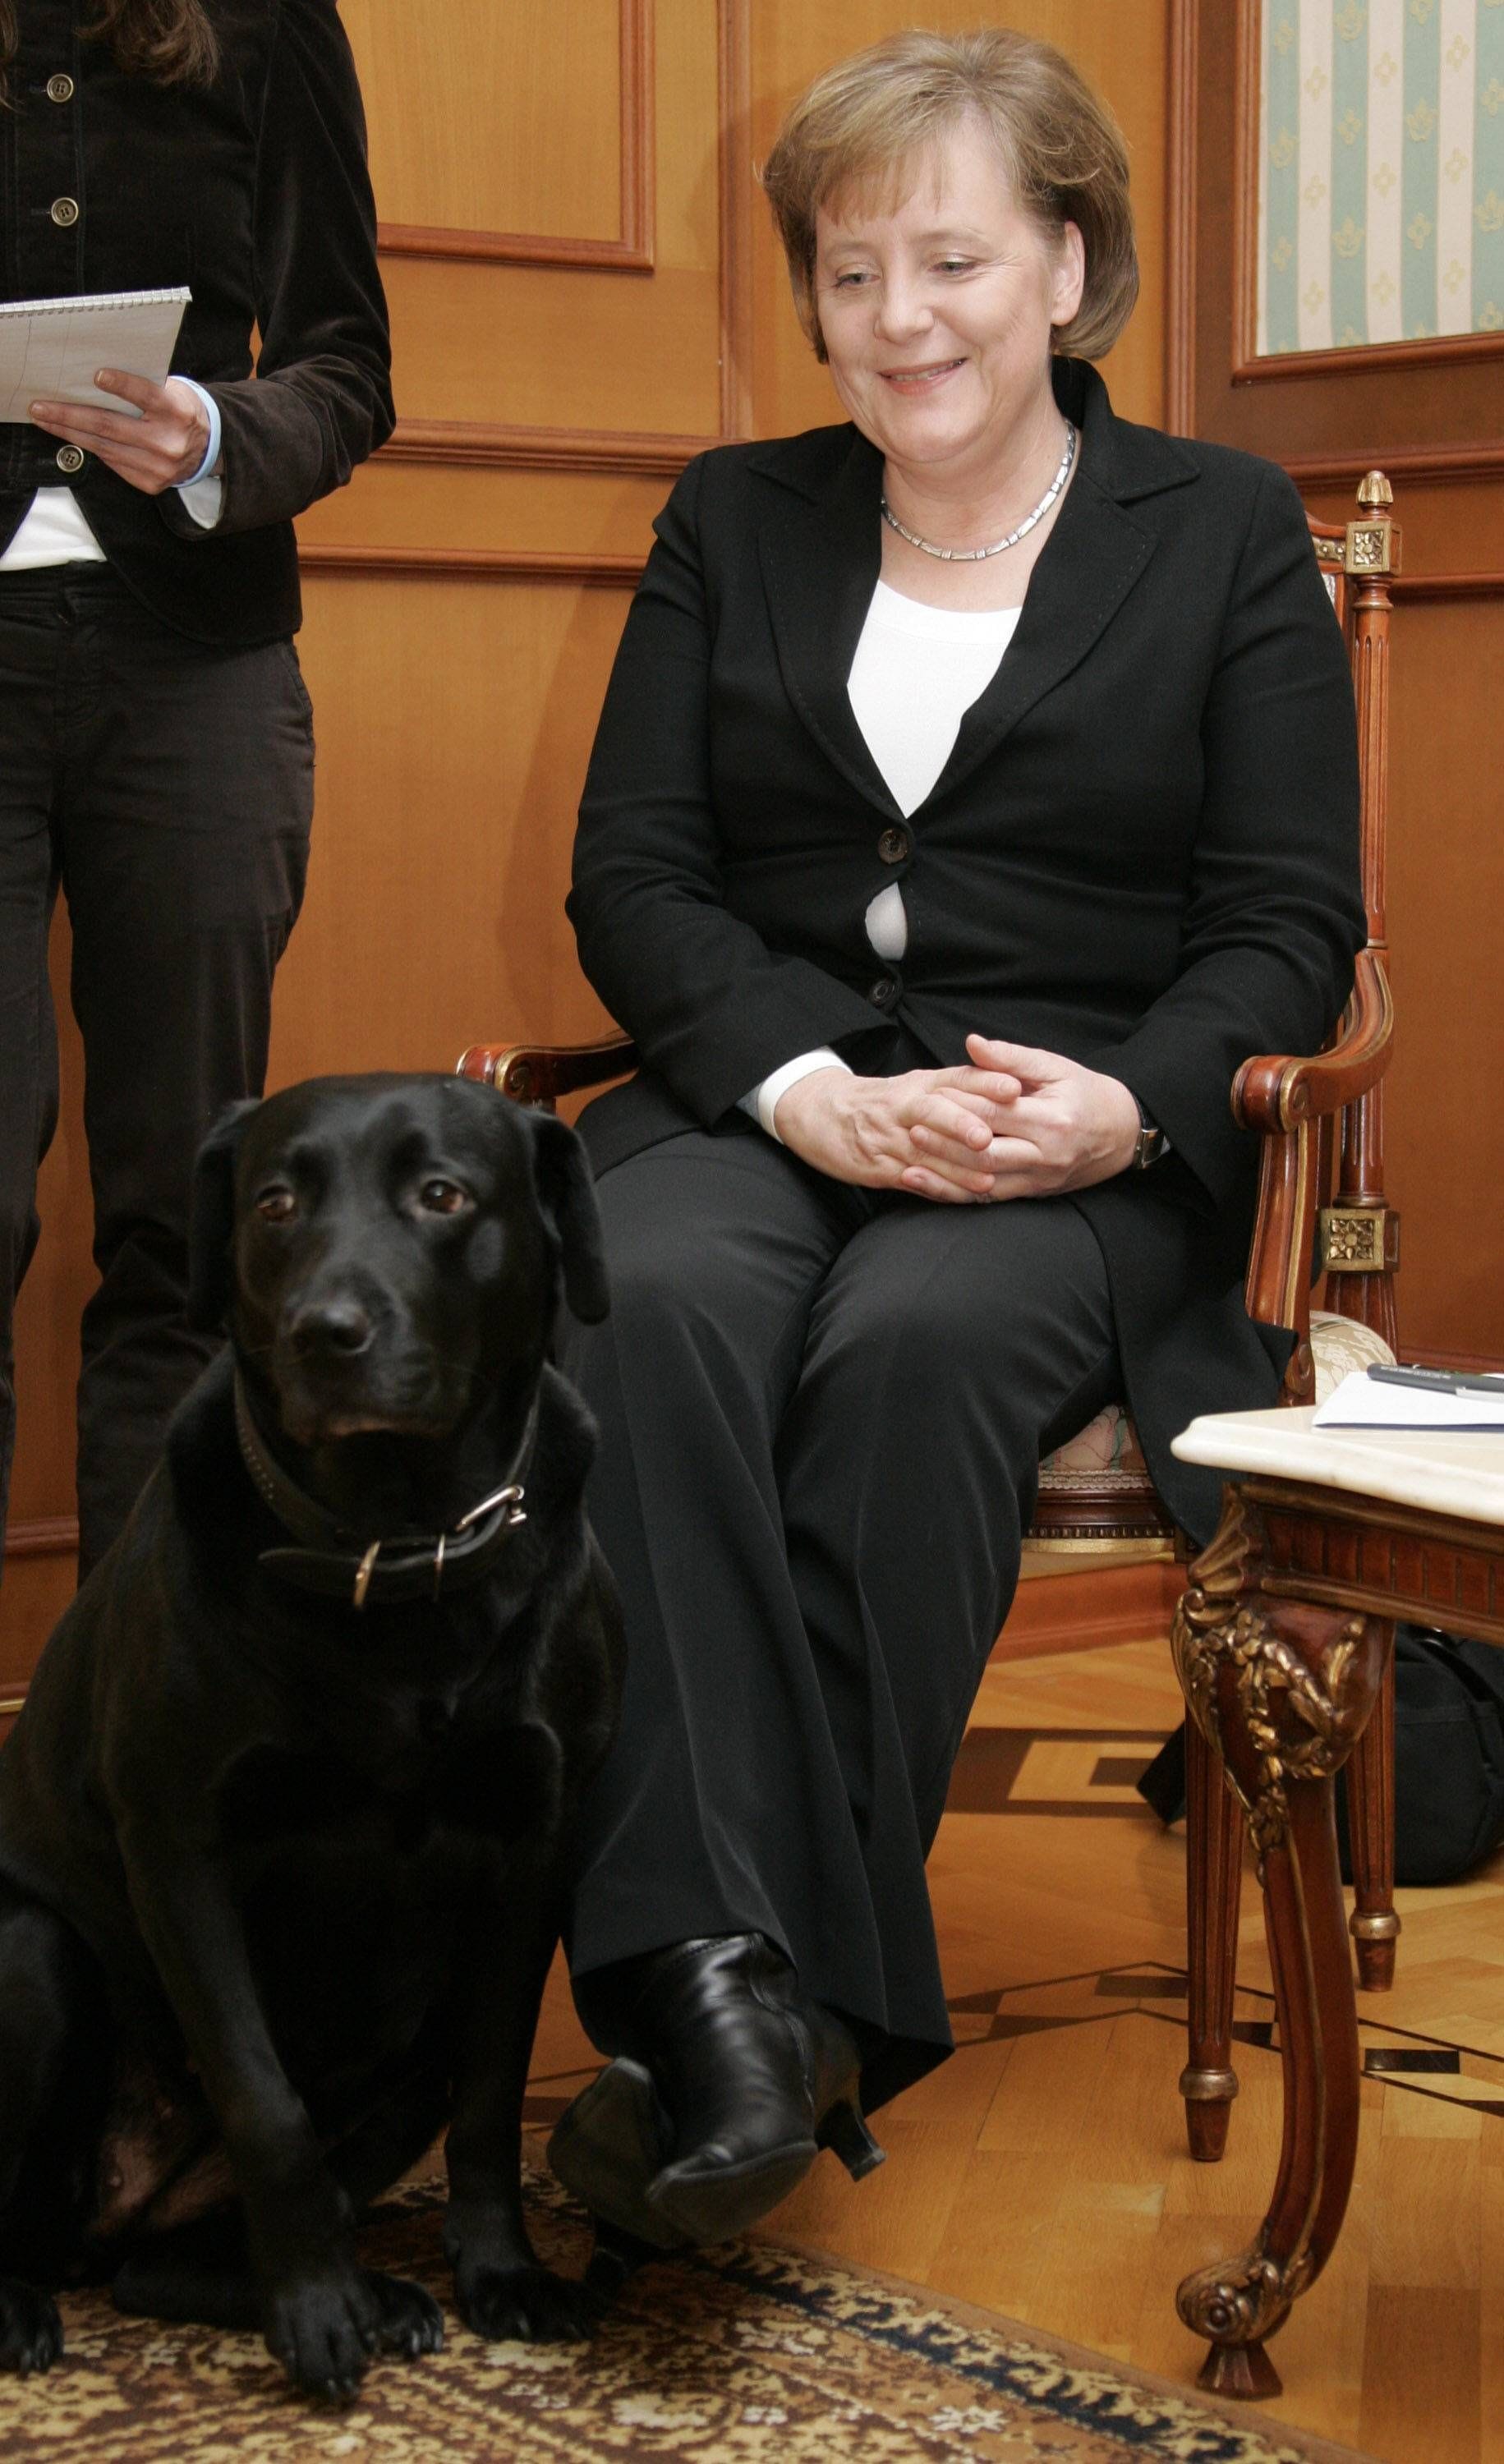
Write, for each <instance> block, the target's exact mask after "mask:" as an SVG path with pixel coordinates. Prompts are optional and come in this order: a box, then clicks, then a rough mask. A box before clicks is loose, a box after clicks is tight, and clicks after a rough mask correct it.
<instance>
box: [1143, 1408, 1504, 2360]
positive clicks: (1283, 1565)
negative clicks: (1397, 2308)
mask: <svg viewBox="0 0 1504 2464" xmlns="http://www.w3.org/2000/svg"><path fill="white" fill-rule="evenodd" d="M1313 1418H1314V1415H1313V1413H1312V1412H1311V1411H1310V1410H1309V1409H1307V1410H1303V1411H1301V1410H1295V1411H1291V1410H1280V1411H1272V1412H1228V1413H1221V1414H1217V1415H1215V1416H1212V1417H1208V1418H1206V1419H1200V1420H1193V1421H1192V1422H1191V1425H1190V1427H1189V1428H1188V1429H1187V1430H1186V1431H1185V1432H1184V1434H1183V1436H1182V1437H1180V1438H1178V1439H1177V1440H1176V1441H1175V1451H1176V1453H1177V1454H1178V1455H1180V1456H1181V1457H1182V1458H1183V1460H1184V1461H1185V1462H1187V1463H1209V1464H1211V1465H1213V1466H1214V1467H1215V1468H1217V1469H1218V1470H1222V1471H1225V1472H1227V1473H1228V1487H1227V1489H1226V1491H1225V1493H1224V1500H1223V1515H1222V1523H1221V1526H1220V1528H1219V1529H1218V1532H1217V1536H1216V1538H1215V1539H1214V1540H1213V1542H1212V1543H1211V1546H1210V1548H1209V1549H1207V1550H1206V1551H1205V1552H1204V1553H1203V1554H1202V1555H1201V1556H1200V1557H1199V1558H1198V1559H1197V1560H1196V1563H1195V1565H1194V1566H1193V1567H1192V1569H1191V1575H1190V1582H1189V1585H1188V1587H1187V1589H1186V1592H1185V1594H1184V1596H1183V1600H1182V1602H1181V1606H1180V1608H1179V1609H1178V1610H1177V1612H1176V1617H1175V1628H1174V1638H1173V1646H1174V1652H1175V1665H1176V1670H1177V1673H1178V1675H1179V1677H1180V1681H1181V1685H1182V1688H1183V1692H1184V1695H1185V1701H1186V1705H1187V1706H1188V1709H1189V1713H1190V1716H1191V1718H1192V1719H1194V1720H1195V1721H1196V1723H1197V1725H1198V1727H1200V1728H1201V1730H1202V1733H1203V1734H1204V1735H1205V1738H1206V1739H1207V1741H1208V1743H1209V1744H1210V1745H1211V1746H1212V1748H1213V1749H1214V1750H1215V1752H1216V1753H1217V1754H1218V1756H1219V1757H1220V1758H1221V1760H1222V1763H1223V1765H1224V1767H1225V1769H1226V1771H1227V1775H1228V1780H1229V1781H1230V1783H1231V1785H1232V1787H1233V1789H1234V1791H1235V1792H1236V1793H1237V1795H1238V1797H1239V1798H1240V1799H1241V1801H1242V1804H1243V1807H1244V1810H1245V1812H1246V1814H1247V1816H1248V1823H1249V1830H1250V1834H1251V1836H1252V1839H1253V1845H1254V1848H1255V1850H1256V1852H1257V1856H1258V1869H1259V1881H1260V1883H1261V1885H1262V1888H1263V1893H1264V1915H1265V1923H1266V1925H1267V1927H1268V1932H1269V1946H1270V1961H1271V1965H1272V1969H1273V1979H1274V2001H1275V2009H1276V2012H1277V2014H1278V2030H1279V2045H1280V2059H1281V2063H1282V2066H1283V2072H1284V2099H1285V2127H1284V2142H1283V2145H1282V2147H1281V2150H1280V2159H1279V2170H1278V2174H1277V2177H1276V2180H1275V2184H1274V2189H1273V2194H1272V2198H1271V2201H1270V2206H1269V2211H1268V2213H1267V2214H1266V2216H1265V2218H1264V2221H1263V2223H1262V2225H1261V2226H1260V2228H1259V2230H1258V2233H1257V2234H1256V2235H1255V2237H1254V2239H1253V2241H1252V2243H1251V2244H1250V2247H1249V2248H1248V2249H1247V2250H1245V2251H1241V2252H1239V2254H1238V2255H1237V2256H1236V2257H1232V2258H1228V2259H1226V2260H1223V2261H1220V2262H1219V2263H1218V2264H1216V2265H1214V2266H1211V2267H1205V2268H1200V2269H1198V2271H1197V2272H1196V2274H1195V2275H1194V2276H1188V2277H1186V2278H1185V2281H1184V2282H1183V2284H1182V2286H1181V2287H1180V2290H1179V2293H1178V2295H1177V2297H1176V2299H1177V2306H1178V2308H1179V2310H1180V2314H1181V2317H1182V2318H1183V2320H1184V2321H1185V2324H1186V2325H1187V2326H1188V2327H1190V2328H1191V2329H1193V2331H1194V2332H1195V2333H1196V2334H1197V2335H1199V2336H1205V2337H1206V2338H1207V2339H1208V2341H1209V2343H1210V2345H1211V2350H1210V2352H1209V2353H1208V2354H1207V2356H1206V2360H1205V2365H1204V2366H1203V2368H1202V2372H1201V2385H1202V2386H1203V2387H1209V2388H1213V2389H1215V2390H1216V2391H1217V2392H1218V2393H1219V2394H1222V2395H1241V2396H1261V2395H1275V2394H1277V2393H1278V2392H1279V2386H1280V2381H1279V2377H1278V2374H1277V2372H1276V2371H1275V2369H1274V2366H1273V2364H1272V2362H1271V2360H1270V2358H1269V2355H1268V2353H1267V2352H1266V2350H1265V2343H1266V2340H1267V2339H1268V2338H1269V2337H1270V2336H1272V2334H1273V2333H1274V2331H1275V2329H1276V2328H1277V2327H1279V2326H1281V2325H1282V2324H1283V2322H1284V2321H1285V2320H1286V2319H1287V2318H1288V2317H1289V2315H1290V2311H1291V2308H1292V2306H1293V2304H1294V2301H1295V2300H1296V2299H1298V2297H1299V2296H1300V2295H1301V2294H1302V2293H1303V2292H1304V2291H1305V2289H1306V2287H1307V2286H1308V2285H1309V2284H1312V2283H1314V2282H1315V2280H1316V2277H1317V2276H1318V2275H1319V2274H1320V2272H1321V2269H1322V2268H1323V2267H1324V2266H1325V2264H1326V2261H1327V2259H1328V2258H1329V2257H1330V2256H1331V2254H1332V2251H1333V2248H1334V2246H1335V2244H1336V2241H1337V2237H1338V2233H1339V2231H1340V2229H1341V2224H1342V2218H1343V2215H1344V2213H1345V2212H1346V2208H1347V2198H1348V2192H1349V2190H1350V2189H1351V2188H1352V2181H1353V2166H1354V2162H1355V2159H1356V2155H1357V2149H1358V2104H1359V2050H1358V2016H1357V2009H1356V2005H1355V2001H1354V1992H1353V1972H1352V1966H1351V1960H1350V1953H1349V1944H1348V1935H1347V1928H1346V1925H1345V1924H1344V1921H1343V1908H1342V1889H1341V1881H1340V1878H1339V1875H1338V1855H1337V1821H1336V1811H1335V1791H1334V1788H1333V1781H1334V1778H1335V1775H1336V1773H1337V1772H1338V1771H1339V1770H1340V1768H1341V1766H1342V1764H1343V1763H1344V1762H1345V1761H1346V1760H1347V1757H1348V1755H1349V1754H1350V1753H1351V1752H1352V1749H1353V1748H1354V1746H1355V1745H1356V1744H1357V1742H1358V1739H1359V1738H1360V1736H1361V1734H1362V1731H1363V1727H1364V1726H1365V1724H1366V1722H1367V1719H1368V1716H1369V1713H1370V1712H1371V1710H1372V1709H1373V1707H1374V1703H1375V1699H1376V1696H1377V1695H1378V1692H1379V1688H1380V1684H1381V1681H1382V1676H1383V1672H1384V1667H1385V1663H1386V1661H1387V1659H1388V1656H1389V1653H1390V1650H1391V1648H1392V1645H1393V1639H1394V1620H1395V1619H1396V1618H1397V1617H1411V1618H1414V1619H1415V1620H1417V1621H1418V1622H1419V1623H1421V1624H1426V1625H1443V1626H1448V1627H1453V1628H1455V1629H1457V1630H1458V1631H1459V1632H1461V1633H1464V1634H1470V1635H1476V1636H1478V1637H1480V1638H1481V1639H1483V1640H1485V1641H1487V1642H1497V1643H1504V1436H1493V1435H1485V1434H1483V1433H1481V1432H1476V1433H1458V1434H1453V1435H1449V1436H1445V1437H1443V1436H1433V1435H1425V1436H1422V1435H1420V1434H1418V1433H1415V1432H1411V1431H1401V1430H1390V1429H1386V1430H1382V1431H1381V1430H1369V1429H1365V1430H1360V1429H1340V1430H1338V1429H1324V1430H1317V1429H1314V1428H1313V1427H1312V1425H1311V1423H1312V1419H1313ZM1391 1923H1392V1920H1391Z"/></svg>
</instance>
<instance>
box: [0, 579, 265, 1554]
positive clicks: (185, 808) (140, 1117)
mask: <svg viewBox="0 0 1504 2464" xmlns="http://www.w3.org/2000/svg"><path fill="white" fill-rule="evenodd" d="M312 806H313V731H312V718H311V712H310V707H309V702H308V695H307V693H306V692H305V691H304V688H303V684H302V679H301V677H300V675H299V671H298V662H297V656H296V653H295V652H294V649H293V646H292V644H291V642H290V641H289V642H277V643H274V644H273V645H271V646H270V647H269V648H267V649H256V650H243V651H225V650H215V649H203V648H201V647H199V646H198V645H197V644H195V643H192V642H189V641H188V640H186V639H185V638H184V637H183V636H182V635H181V634H177V633H173V632H171V631H169V630H168V629H167V628H166V627H165V626H163V625H160V624H158V623H157V622H156V621H155V620H154V619H153V618H152V617H150V616H148V615H147V614H146V612H145V610H144V608H142V607H141V606H140V605H138V603H137V602H136V601H135V600H134V599H133V598H132V597H131V596H130V594H129V592H128V591H127V590H126V589H125V588H124V586H123V584H122V583H120V582H119V581H117V579H116V578H115V576H114V574H113V573H112V572H111V571H110V569H109V567H108V566H107V565H95V564H73V565H58V566H53V567H47V568H44V569H42V570H40V571H37V572H34V573H16V574H0V1531H3V1529H4V1516H5V1507H6V1501H7V1494H8V1488H9V1480H10V1469H11V1455H12V1451H13V1447H14V1438H15V1384H14V1359H13V1350H12V1342H11V1317H12V1310H13V1305H14V1300H15V1295H16V1293H17V1291H18V1290H19V1288H20V1285H21V1279H22V1277H23V1276H24V1274H25V1272H26V1269H27V1266H28V1265H29V1263H30V1261H31V1257H32V1253H33V1249H34V1247H35V1245H36V1240H37V1233H38V1224H37V1217H36V1206H35V1194H36V1173H37V1166H38V1164H39V1163H40V1161H41V1158H42V1156H43V1155H45V1154H46V1152H47V1149H48V1146H49V1144H50V1142H51V1140H52V1135H53V1132H54V1130H55V1126H56V1120H57V1099H58V1089H57V1045H56V1035H55V1024H54V1020H53V1011H52V1001H51V995H50V991H49V985H48V975H47V936H48V926H49V922H50V919H51V915H52V910H53V905H54V902H55V896H56V892H57V888H58V885H59V883H61V886H62V890H63V893H64V895H65V897H66V899H67V902H68V911H69V915H70V919H71V922H72V927H73V980H72V999H73V1007H74V1013H75V1016H76V1017H77V1021H78V1025H79V1028H80V1030H81V1032H82V1036H83V1049H84V1067H85V1083H84V1123H85V1128H86V1131H87V1135H88V1146H89V1172H90V1179H91V1183H92V1189H93V1199H94V1257H95V1264H96V1265H97V1266H98V1268H99V1276H100V1280H99V1285H98V1287H97V1289H96V1290H95V1292H94V1293H93V1295H92V1297H91V1298H90V1300H89V1302H88V1305H87V1307H86V1308H85V1309H84V1312H83V1362H82V1371H81V1375H80V1377H79V1382H78V1521H79V1530H80V1562H81V1567H82V1569H83V1571H85V1572H86V1571H87V1570H88V1568H89V1567H90V1566H91V1565H92V1564H94V1562H95V1561H96V1560H97V1559H98V1558H99V1557H100V1554H101V1553H102V1551H104V1549H105V1548H107V1547H108V1545H109V1543H110V1541H111V1540H112V1539H113V1538H114V1536H115V1534H116V1532H117V1531H118V1530H119V1529H120V1527H121V1525H122V1523H123V1521H124V1519H125V1517H126V1515H127V1514H128V1512H129V1511H130V1507H131V1506H132V1504H133V1503H134V1501H135V1498H136V1495H137V1493H138V1491H139V1490H140V1488H141V1485H142V1483H143V1482H144V1479H145V1476H146V1474H147V1472H148V1471H149V1469H150V1468H151V1463H152V1461H153V1458H154V1456H155V1455H156V1452H157V1450H158V1447H159V1446H160V1443H161V1440H162V1433H163V1430H164V1427H165V1426H166V1420H167V1419H168V1416H169V1415H170V1413H171V1411H172V1409H173V1406H174V1405H175V1404H176V1403H177V1401H178V1400H179V1398H180V1397H181V1396H182V1395H183V1393H184V1392H185V1390H186V1389H187V1387H188V1385H189V1384H190V1383H191V1382H192V1380H193V1378H194V1377H195V1376H196V1375H197V1374H198V1372H199V1370H200V1368H201V1367H202V1366H203V1363H204V1360H205V1359H206V1357H207V1356H208V1353H209V1352H210V1351H211V1350H212V1348H213V1347H212V1345H211V1343H209V1342H207V1341H206V1339H205V1338H204V1337H202V1336H198V1335H194V1334H190V1333H189V1331H188V1326H187V1324H186V1322H185V1318H184V1297H185V1293H186V1290H187V1265H188V1248H187V1233H188V1193H189V1185H190V1180H191V1170H192V1161H193V1154H194V1150H195V1148H196V1147H197V1144H198V1141H199V1139H200V1138H201V1137H202V1135H203V1133H204V1131H205V1130H206V1128H207V1127H208V1125H209V1123H210V1121H211V1120H212V1118H213V1117H214V1114H215V1113H216V1112H217V1111H219V1109H220V1108H221V1106H222V1105H224V1104H225V1103H227V1102H229V1101H230V1100H231V1099H232V1098H233V1097H236V1096H242V1095H257V1094H259V1093H260V1092H261V1089H262V1084H263V1081H264V1076H265V1070H266V1055H267V1040H268V1034H269V1028H270V1018H271V994H272V978H273V974H274V972H275V970H276V962H277V960H278V958H279V957H280V956H281V954H282V951H283V948H284V947H285V945H286V941H287V936H288V935H289V933H290V932H291V930H292V927H293V923H294V920H295V918H296V916H297V913H298V910H299V904H300V902H301V898H302V891H303V877H304V871H305V868H306V864H307V852H308V830H309V823H310V819H311V815H312Z"/></svg>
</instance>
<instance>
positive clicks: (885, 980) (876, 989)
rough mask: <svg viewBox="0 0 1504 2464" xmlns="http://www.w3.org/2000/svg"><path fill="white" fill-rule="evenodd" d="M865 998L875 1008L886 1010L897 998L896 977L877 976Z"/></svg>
mask: <svg viewBox="0 0 1504 2464" xmlns="http://www.w3.org/2000/svg"><path fill="white" fill-rule="evenodd" d="M867 998H868V1000H869V1001H871V1002H872V1003H873V1004H874V1007H875V1008H877V1009H886V1008H887V1007H888V1006H889V1003H890V1002H892V1001H896V1000H897V998H898V979H897V978H896V976H879V977H878V979H877V981H876V982H875V983H874V986H873V988H872V991H871V992H870V993H869V994H868V996H867Z"/></svg>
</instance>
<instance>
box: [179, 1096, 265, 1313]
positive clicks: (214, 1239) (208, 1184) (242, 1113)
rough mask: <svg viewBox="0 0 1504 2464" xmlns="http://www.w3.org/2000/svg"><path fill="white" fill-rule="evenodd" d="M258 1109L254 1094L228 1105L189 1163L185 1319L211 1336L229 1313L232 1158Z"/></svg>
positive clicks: (232, 1191) (232, 1200) (233, 1185)
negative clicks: (190, 1200) (190, 1186)
mask: <svg viewBox="0 0 1504 2464" xmlns="http://www.w3.org/2000/svg"><path fill="white" fill-rule="evenodd" d="M260 1109H261V1107H260V1105H259V1103H257V1102H256V1101H255V1100H254V1098H248V1099H247V1100H245V1101H244V1102H241V1103H238V1104H227V1105H226V1107H225V1110H224V1111H222V1112H221V1113H220V1115H219V1118H218V1119H217V1121H216V1122H215V1123H214V1126H213V1128H212V1129H211V1130H210V1133H209V1135H208V1137H207V1138H206V1139H205V1140H204V1143H203V1145H202V1146H201V1147H200V1148H199V1151H198V1158H197V1161H196V1162H195V1163H194V1166H193V1204H192V1214H191V1217H190V1220H189V1225H188V1324H189V1326H190V1327H192V1328H193V1329H194V1330H195V1331H196V1332H198V1333H200V1334H214V1333H216V1332H217V1331H219V1329H220V1328H221V1327H222V1326H223V1325H224V1322H225V1319H226V1317H227V1316H228V1315H229V1311H230V1244H231V1242H232V1239H233V1237H234V1229H235V1158H236V1156H237V1155H238V1154H239V1152H240V1140H241V1138H242V1136H243V1135H244V1133H245V1127H246V1123H247V1122H248V1121H249V1119H250V1117H251V1115H252V1113H253V1112H258V1111H260Z"/></svg>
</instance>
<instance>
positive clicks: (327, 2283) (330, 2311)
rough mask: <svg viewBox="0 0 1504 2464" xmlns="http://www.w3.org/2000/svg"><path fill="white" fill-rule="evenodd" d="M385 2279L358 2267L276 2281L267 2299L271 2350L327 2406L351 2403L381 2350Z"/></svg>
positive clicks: (298, 2382) (300, 2384)
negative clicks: (378, 2287) (381, 2286)
mask: <svg viewBox="0 0 1504 2464" xmlns="http://www.w3.org/2000/svg"><path fill="white" fill-rule="evenodd" d="M381 2280H382V2279H380V2278H374V2277H369V2276H366V2275H365V2274H364V2273H363V2272H362V2271H361V2270H360V2269H358V2268H353V2267H351V2268H342V2269H340V2270H339V2271H337V2272H336V2271H332V2270H331V2271H330V2273H328V2274H327V2275H320V2276H304V2277H298V2278H296V2279H294V2280H293V2281H292V2282H288V2283H281V2284H276V2285H273V2286H272V2287H271V2288H270V2290H269V2291H268V2293H267V2295H266V2299H265V2335H266V2342H267V2348H268V2350H269V2351H270V2352H272V2353H273V2354H275V2356H276V2359H277V2361H279V2362H280V2363H281V2365H282V2367H283V2369H284V2370H285V2371H286V2372H287V2375H288V2377H289V2378H290V2379H291V2380H292V2382H293V2384H294V2386H295V2387H301V2389H302V2391H303V2393H304V2394H305V2395H313V2396H319V2397H321V2399H322V2401H323V2402H324V2403H326V2404H349V2403H351V2402H353V2400H354V2398H355V2396H356V2395H357V2394H358V2393H359V2390H360V2384H361V2381H362V2379H363V2378H364V2377H365V2368H366V2365H367V2363H368V2362H369V2360H370V2358H371V2355H372V2354H373V2353H376V2352H379V2351H380V2350H381V2348H382V2331H383V2305H382V2302H381V2299H380V2298H379V2296H378V2294H377V2292H376V2290H375V2286H376V2284H377V2283H378V2282H379V2281H381Z"/></svg>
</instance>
